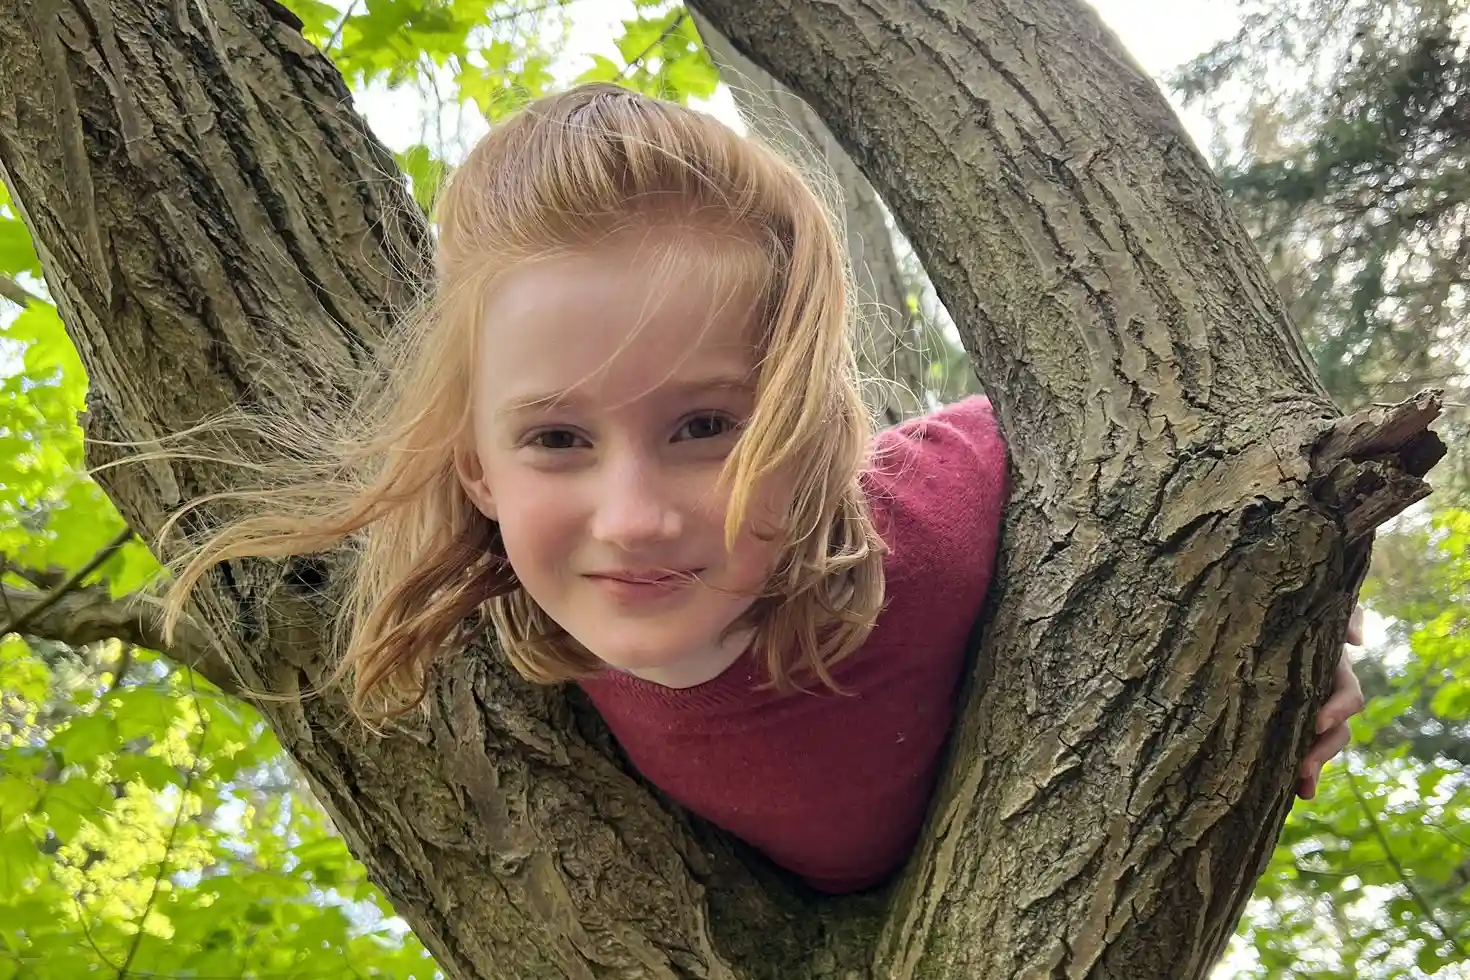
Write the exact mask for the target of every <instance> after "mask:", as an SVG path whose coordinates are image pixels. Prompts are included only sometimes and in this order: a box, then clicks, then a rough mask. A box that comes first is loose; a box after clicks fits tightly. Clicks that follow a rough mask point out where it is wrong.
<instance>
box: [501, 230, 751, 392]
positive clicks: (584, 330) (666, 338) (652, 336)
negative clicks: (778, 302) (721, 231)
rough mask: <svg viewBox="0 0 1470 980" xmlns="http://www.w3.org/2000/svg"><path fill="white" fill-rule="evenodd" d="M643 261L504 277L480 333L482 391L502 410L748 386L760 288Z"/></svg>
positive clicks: (693, 267) (564, 264) (530, 270)
mask: <svg viewBox="0 0 1470 980" xmlns="http://www.w3.org/2000/svg"><path fill="white" fill-rule="evenodd" d="M638 258H639V257H638V256H637V255H629V254H620V253H618V252H615V251H598V252H593V253H581V254H575V255H567V256H559V257H556V258H551V259H545V260H541V261H538V262H535V263H532V264H530V265H527V266H525V267H524V268H522V269H519V270H517V271H515V272H513V273H511V274H510V275H508V276H507V277H505V278H504V279H503V280H502V281H501V283H500V284H499V285H498V288H496V289H495V291H494V292H493V294H492V295H491V296H490V297H488V299H487V302H486V303H485V306H484V312H483V316H482V322H481V323H480V324H479V336H478V341H479V343H478V346H479V349H480V356H479V364H478V365H477V367H478V369H479V372H480V380H481V384H482V385H483V389H482V390H483V391H484V392H485V393H486V394H489V395H490V396H491V397H492V398H493V400H494V401H495V402H496V403H497V404H498V405H501V406H505V405H515V404H519V403H529V402H535V401H538V400H541V399H543V398H545V397H549V396H552V395H554V394H556V393H569V392H571V391H573V390H579V391H580V392H581V394H582V396H583V397H595V398H597V400H598V401H602V400H604V398H613V399H622V400H629V399H636V398H639V397H644V396H646V395H648V394H655V393H660V392H663V393H668V392H674V393H677V392H678V391H681V390H687V389H692V388H698V387H701V386H706V387H725V388H728V387H732V386H735V385H738V384H746V385H748V384H753V380H754V375H755V370H756V367H757V362H758V351H757V343H758V338H759V328H760V323H759V319H760V317H759V309H760V303H759V298H760V295H761V289H760V286H761V284H760V283H756V282H752V281H750V280H751V278H752V277H750V276H748V275H747V276H744V277H740V276H731V275H725V274H721V272H722V270H720V269H718V268H711V267H710V266H709V265H708V264H705V265H701V263H698V262H692V261H687V260H686V259H684V258H682V257H679V256H670V258H669V259H667V260H663V261H639V260H638ZM742 278H743V280H744V281H742Z"/></svg>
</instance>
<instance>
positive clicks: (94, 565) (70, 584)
mask: <svg viewBox="0 0 1470 980" xmlns="http://www.w3.org/2000/svg"><path fill="white" fill-rule="evenodd" d="M132 536H133V529H132V528H126V529H124V530H123V531H122V532H121V533H119V534H118V536H117V537H115V538H113V539H112V540H111V541H109V542H107V544H106V545H104V546H103V547H102V550H100V551H98V552H97V553H96V554H95V555H93V556H92V557H91V558H90V559H89V560H88V561H87V563H86V564H85V565H83V566H82V567H81V568H79V569H77V570H76V572H75V573H74V574H73V575H72V577H71V578H69V579H67V580H66V581H65V582H62V583H61V584H60V585H58V586H57V587H56V588H55V589H53V590H52V591H51V594H50V595H48V596H47V597H46V598H45V599H43V600H42V601H41V602H39V603H37V604H36V605H34V606H32V607H31V608H30V609H29V610H27V611H26V612H25V614H24V615H22V616H21V617H20V618H19V619H17V620H15V621H14V622H11V623H7V624H6V625H5V627H4V628H0V636H4V635H5V634H7V633H19V632H21V631H22V630H24V629H25V628H26V627H27V626H29V625H30V624H31V623H34V622H35V621H36V620H37V619H38V618H40V616H41V614H42V613H44V612H45V611H46V610H48V609H50V608H51V607H52V606H54V605H56V604H57V603H58V602H60V601H61V598H62V597H63V596H64V595H66V594H67V593H68V592H70V591H71V590H72V589H74V588H76V587H77V586H78V585H80V584H81V582H82V579H84V578H86V577H87V576H88V575H91V574H92V573H93V572H95V571H96V570H97V569H98V568H100V567H101V566H102V563H103V562H105V561H107V559H109V558H111V557H112V556H113V555H114V554H116V553H117V550H118V549H119V548H121V547H122V546H123V545H125V544H127V543H128V541H129V540H130V539H131V538H132Z"/></svg>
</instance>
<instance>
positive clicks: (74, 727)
mask: <svg viewBox="0 0 1470 980" xmlns="http://www.w3.org/2000/svg"><path fill="white" fill-rule="evenodd" d="M117 730H118V729H117V721H116V719H114V718H113V717H112V716H111V715H109V714H106V713H103V712H93V713H92V714H90V715H82V716H80V717H77V718H73V719H72V720H71V721H70V722H69V723H68V724H67V725H66V726H65V727H64V728H62V729H61V730H60V731H59V732H57V733H56V734H55V735H53V736H51V743H50V747H51V749H52V750H54V751H56V752H58V753H60V755H61V759H62V761H63V763H64V764H65V765H82V766H89V767H90V765H91V764H92V763H93V762H95V760H96V758H97V756H99V755H102V754H103V753H106V752H113V751H116V750H117V746H118V737H117Z"/></svg>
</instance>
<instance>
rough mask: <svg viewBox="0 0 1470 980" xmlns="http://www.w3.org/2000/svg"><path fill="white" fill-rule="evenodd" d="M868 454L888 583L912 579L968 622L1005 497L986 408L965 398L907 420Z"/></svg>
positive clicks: (988, 570)
mask: <svg viewBox="0 0 1470 980" xmlns="http://www.w3.org/2000/svg"><path fill="white" fill-rule="evenodd" d="M875 449H876V452H875V456H874V462H875V469H874V485H873V487H872V490H873V491H874V502H875V512H876V513H875V516H877V517H878V523H879V532H880V534H883V536H884V540H885V543H887V544H888V545H889V547H890V550H891V554H890V560H889V562H888V564H887V566H886V568H887V569H890V570H891V571H890V578H892V579H895V580H904V579H910V580H918V581H919V582H920V583H921V584H923V586H924V587H925V588H926V589H933V591H934V592H935V593H936V594H938V593H943V594H944V595H945V597H946V599H947V600H948V601H950V602H953V603H957V604H959V605H960V607H961V608H965V609H967V611H968V614H969V615H970V616H972V617H973V615H974V614H975V612H977V611H978V609H979V607H980V604H981V603H982V602H983V601H984V598H985V593H986V592H987V591H988V589H989V586H990V580H991V577H992V575H993V573H994V570H995V556H996V552H997V550H998V548H999V546H1000V529H1001V521H1002V518H1003V516H1004V512H1005V504H1006V499H1007V495H1008V494H1009V491H1010V482H1009V463H1008V458H1007V455H1006V447H1005V442H1004V440H1003V439H1002V437H1001V432H1000V426H999V425H998V423H997V422H996V419H995V413H994V411H993V410H992V408H991V405H990V401H989V400H988V399H985V398H979V397H972V398H966V399H964V400H962V401H959V402H955V403H954V404H952V405H946V406H944V407H943V408H940V409H938V410H936V411H934V412H931V413H929V414H928V415H924V416H921V417H919V418H916V419H912V420H910V421H908V422H905V423H903V424H902V425H899V426H896V427H895V428H893V429H890V430H888V431H887V432H884V433H883V434H882V435H881V436H880V437H879V439H878V441H877V443H876V444H875ZM885 524H886V525H888V530H885V528H884V525H885Z"/></svg>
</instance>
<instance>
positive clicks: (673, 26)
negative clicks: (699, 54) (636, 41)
mask: <svg viewBox="0 0 1470 980" xmlns="http://www.w3.org/2000/svg"><path fill="white" fill-rule="evenodd" d="M688 16H689V11H687V10H681V11H679V16H677V17H675V18H674V19H673V20H672V21H671V22H670V23H669V26H668V27H665V28H664V29H663V31H662V33H660V34H659V36H658V37H656V38H654V39H653V40H652V41H650V42H648V47H646V48H644V49H643V50H642V51H640V52H638V57H636V58H633V59H631V60H630V61H629V62H628V63H627V64H626V65H624V66H623V70H622V71H620V72H618V78H621V79H626V78H627V77H628V72H630V71H632V70H633V69H634V68H636V67H638V63H639V62H641V61H642V60H643V59H644V58H647V57H648V55H649V52H651V51H652V50H653V49H654V48H656V47H658V46H659V45H660V44H663V43H664V41H665V40H666V39H667V38H668V36H669V35H670V34H672V33H674V32H675V31H677V30H678V29H679V25H680V24H682V23H684V18H686V17H688Z"/></svg>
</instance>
